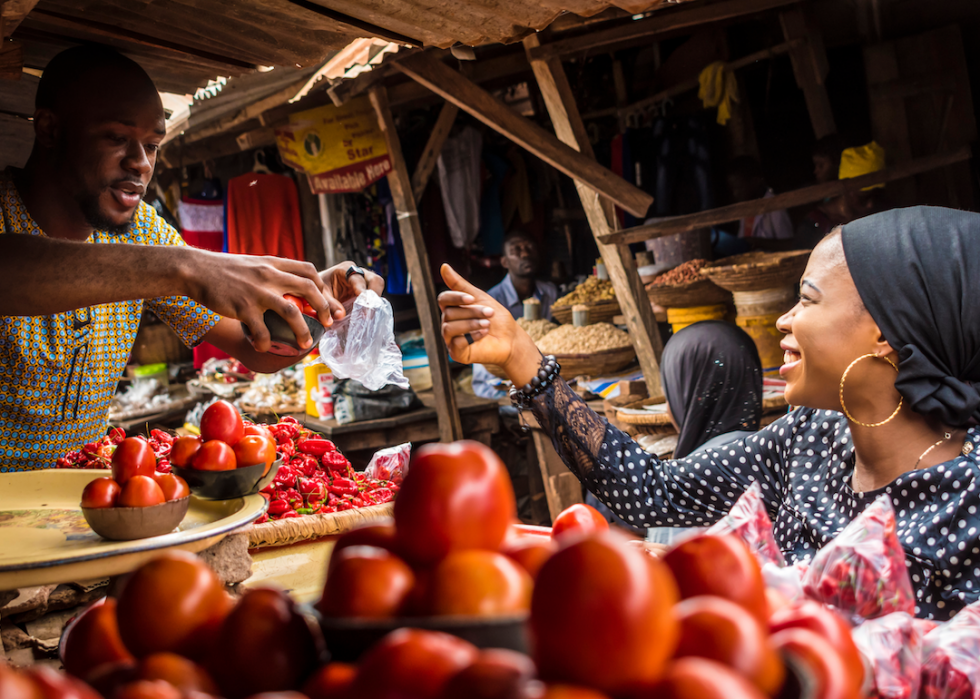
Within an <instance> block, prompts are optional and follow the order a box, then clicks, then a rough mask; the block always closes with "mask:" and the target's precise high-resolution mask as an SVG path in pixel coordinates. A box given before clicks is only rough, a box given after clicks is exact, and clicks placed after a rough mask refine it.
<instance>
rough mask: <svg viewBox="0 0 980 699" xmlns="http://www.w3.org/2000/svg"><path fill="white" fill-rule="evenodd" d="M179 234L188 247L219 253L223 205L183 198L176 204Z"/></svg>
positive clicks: (223, 228) (222, 226)
mask: <svg viewBox="0 0 980 699" xmlns="http://www.w3.org/2000/svg"><path fill="white" fill-rule="evenodd" d="M177 211H178V216H179V217H180V223H181V231H180V234H181V236H183V238H184V240H185V241H186V242H187V244H188V245H192V246H194V247H195V248H201V249H202V250H211V251H212V252H221V250H222V247H223V245H224V230H225V203H224V202H223V201H221V200H220V199H219V200H217V201H213V200H207V199H191V198H190V197H184V198H183V199H181V200H180V201H179V202H178V203H177Z"/></svg>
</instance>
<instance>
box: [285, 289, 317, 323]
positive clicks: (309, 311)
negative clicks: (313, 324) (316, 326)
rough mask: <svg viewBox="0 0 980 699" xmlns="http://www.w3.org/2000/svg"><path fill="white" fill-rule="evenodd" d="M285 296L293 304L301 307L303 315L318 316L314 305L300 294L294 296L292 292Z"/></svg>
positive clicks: (300, 310)
mask: <svg viewBox="0 0 980 699" xmlns="http://www.w3.org/2000/svg"><path fill="white" fill-rule="evenodd" d="M283 298H284V299H286V300H287V301H289V302H290V303H291V304H293V305H294V306H296V308H298V309H299V312H300V313H302V314H303V315H307V316H310V317H311V318H316V317H317V315H316V311H314V310H313V306H311V305H310V304H309V303H307V301H306V299H303V298H300V297H299V296H293V295H292V294H283Z"/></svg>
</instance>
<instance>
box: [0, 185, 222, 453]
mask: <svg viewBox="0 0 980 699" xmlns="http://www.w3.org/2000/svg"><path fill="white" fill-rule="evenodd" d="M0 212H2V214H3V215H2V216H0V226H2V227H0V234H6V233H12V234H26V235H44V233H43V232H42V231H41V229H40V228H38V226H37V224H36V223H34V221H33V219H32V218H31V216H30V214H29V213H28V212H27V209H26V207H24V204H23V202H22V201H21V198H20V195H19V194H18V192H17V189H16V187H15V186H14V184H13V182H12V180H11V178H10V175H9V172H8V173H4V174H3V175H2V176H0ZM89 242H92V243H130V244H141V245H184V241H183V239H182V238H181V237H180V234H179V233H177V231H175V230H174V229H173V228H172V227H170V226H169V225H167V223H166V222H164V221H163V220H162V219H161V218H160V217H159V216H157V214H156V212H155V211H154V210H153V209H152V208H151V207H150V206H148V205H147V204H146V203H141V204H140V206H139V210H138V211H137V214H136V218H135V220H134V223H133V226H132V227H131V229H130V230H129V232H128V233H126V234H125V235H121V236H114V235H110V234H109V233H106V232H104V231H97V232H95V233H94V234H93V235H92V236H91V237H90V238H89ZM106 273H107V274H108V273H111V271H110V270H106ZM144 303H145V304H146V307H147V308H149V309H150V310H152V311H153V312H154V313H156V314H157V315H158V316H159V317H160V318H161V319H162V320H164V321H165V322H166V323H167V324H168V325H170V327H172V328H173V329H174V330H175V331H176V332H177V334H178V335H179V336H180V338H181V340H183V341H184V343H185V344H187V345H188V346H194V345H195V344H197V343H199V342H200V341H201V338H203V337H204V335H205V334H206V333H207V331H208V330H210V329H211V327H213V326H214V324H215V323H217V322H218V320H220V316H218V315H217V314H215V313H212V312H211V311H209V310H208V309H206V308H204V307H203V306H201V305H199V304H197V303H195V302H193V301H191V300H190V299H188V298H186V297H183V296H180V297H170V298H161V299H148V300H147V301H145V302H144V301H142V300H134V301H125V302H120V303H110V304H103V305H100V306H92V307H90V308H81V309H78V310H75V311H70V312H68V313H59V314H56V315H50V316H30V317H27V316H0V472H4V471H23V470H33V469H38V468H50V467H53V466H54V464H55V461H56V460H57V458H58V457H59V456H63V455H64V454H65V453H66V452H68V451H70V450H73V449H78V448H79V447H80V446H81V445H82V444H85V443H86V442H90V441H93V440H95V439H98V438H99V437H101V436H102V435H103V434H105V431H106V427H107V425H108V415H109V401H110V399H111V398H112V396H113V394H114V393H115V391H116V385H117V384H118V382H119V377H120V376H121V375H122V372H123V370H124V369H125V367H126V362H127V360H128V359H129V353H130V350H131V349H132V346H133V341H134V339H135V338H136V331H137V329H138V328H139V322H140V315H141V314H142V312H143V307H144Z"/></svg>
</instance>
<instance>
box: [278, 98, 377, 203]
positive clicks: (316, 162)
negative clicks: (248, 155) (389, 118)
mask: <svg viewBox="0 0 980 699" xmlns="http://www.w3.org/2000/svg"><path fill="white" fill-rule="evenodd" d="M276 143H277V145H278V146H279V153H280V154H281V155H282V159H283V161H284V162H285V163H286V164H287V165H289V166H290V167H292V168H293V169H295V170H299V171H300V172H305V173H306V174H307V175H309V181H310V188H311V189H312V190H313V193H314V194H338V193H341V192H360V191H361V190H363V189H364V188H365V187H367V186H368V185H370V184H373V183H374V182H377V181H378V180H380V179H381V178H382V177H384V176H385V175H387V174H388V173H389V172H391V158H390V157H389V156H388V146H387V144H386V143H385V138H384V134H383V133H382V132H381V129H380V128H378V120H377V118H376V116H375V113H374V109H373V108H372V107H371V102H370V101H369V100H368V98H367V97H359V98H357V99H353V100H351V101H350V102H348V103H347V104H344V105H343V106H340V107H335V106H333V105H327V106H326V107H318V108H317V109H310V110H308V111H305V112H298V113H296V114H292V115H290V117H289V125H288V126H285V127H283V128H281V129H276Z"/></svg>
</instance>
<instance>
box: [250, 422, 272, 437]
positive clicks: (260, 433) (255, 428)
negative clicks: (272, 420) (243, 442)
mask: <svg viewBox="0 0 980 699" xmlns="http://www.w3.org/2000/svg"><path fill="white" fill-rule="evenodd" d="M242 436H243V437H268V438H269V439H272V440H275V437H273V436H272V431H271V430H270V429H269V428H268V427H267V426H266V425H256V424H255V423H254V422H249V423H246V424H245V428H244V430H243V434H242Z"/></svg>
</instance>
